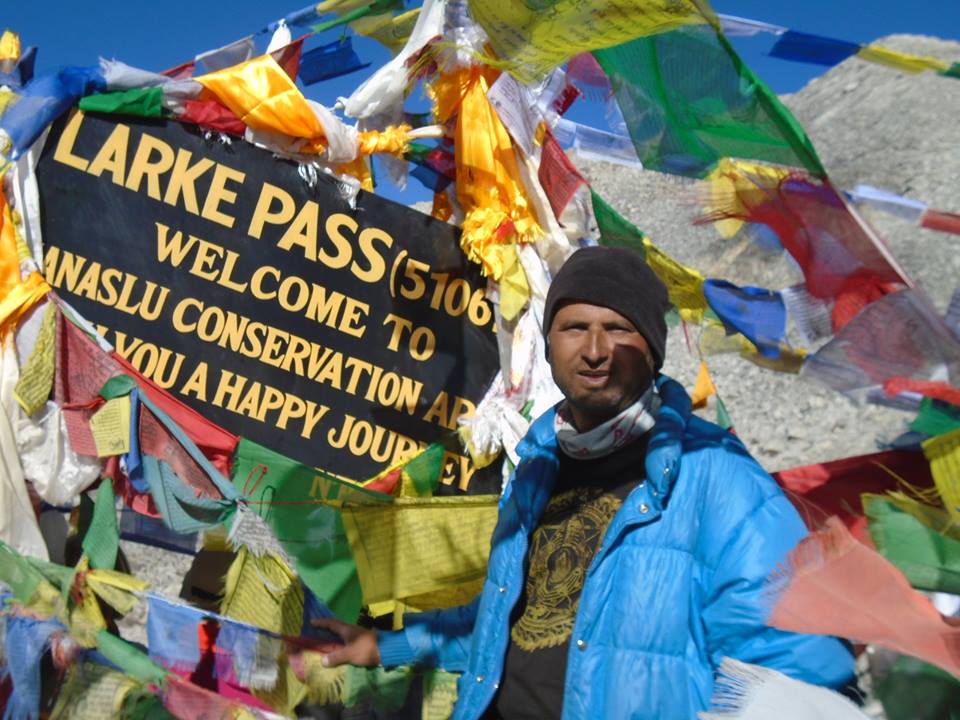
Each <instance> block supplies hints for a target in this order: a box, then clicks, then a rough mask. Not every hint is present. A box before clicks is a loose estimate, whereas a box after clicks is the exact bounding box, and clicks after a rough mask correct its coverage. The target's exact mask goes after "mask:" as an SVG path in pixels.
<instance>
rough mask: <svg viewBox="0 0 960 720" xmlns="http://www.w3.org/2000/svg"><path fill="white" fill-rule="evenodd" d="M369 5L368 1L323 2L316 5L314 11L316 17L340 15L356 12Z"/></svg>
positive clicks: (333, 0)
mask: <svg viewBox="0 0 960 720" xmlns="http://www.w3.org/2000/svg"><path fill="white" fill-rule="evenodd" d="M369 4H370V0H323V2H319V3H317V6H316V7H315V8H314V9H315V10H316V12H317V15H326V14H327V13H337V14H338V15H342V14H343V13H345V12H350V11H351V10H356V9H357V8H360V7H363V6H364V5H369Z"/></svg>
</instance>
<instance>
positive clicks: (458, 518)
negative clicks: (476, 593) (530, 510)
mask: <svg viewBox="0 0 960 720" xmlns="http://www.w3.org/2000/svg"><path fill="white" fill-rule="evenodd" d="M496 519H497V496H495V495H474V496H470V497H456V498H451V497H434V498H426V499H421V498H398V499H397V500H396V501H395V502H394V503H393V504H391V505H379V506H376V505H368V506H365V507H363V506H344V508H343V523H344V526H345V528H346V532H347V537H348V538H349V539H350V547H351V549H352V550H353V556H354V559H355V560H356V563H357V572H358V574H359V576H360V585H361V587H362V588H363V600H364V602H365V603H367V604H369V603H377V602H384V601H387V600H402V599H404V598H409V597H412V596H416V595H422V594H425V593H430V592H435V591H437V590H441V589H444V588H446V587H448V586H452V585H462V584H467V583H471V582H474V581H476V580H478V579H481V578H483V576H484V574H485V572H486V567H487V557H488V555H489V553H490V536H491V533H492V532H493V526H494V524H495V523H496Z"/></svg>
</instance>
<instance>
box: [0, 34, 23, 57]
mask: <svg viewBox="0 0 960 720" xmlns="http://www.w3.org/2000/svg"><path fill="white" fill-rule="evenodd" d="M19 59H20V36H19V35H17V34H16V33H15V32H14V31H13V30H4V31H3V35H2V36H0V60H14V61H16V60H19Z"/></svg>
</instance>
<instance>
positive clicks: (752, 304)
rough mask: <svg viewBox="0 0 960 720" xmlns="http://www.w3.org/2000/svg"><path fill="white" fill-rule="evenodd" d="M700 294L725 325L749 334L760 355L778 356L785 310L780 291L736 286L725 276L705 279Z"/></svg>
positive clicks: (747, 335)
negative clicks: (721, 278) (701, 293)
mask: <svg viewBox="0 0 960 720" xmlns="http://www.w3.org/2000/svg"><path fill="white" fill-rule="evenodd" d="M703 294H704V296H705V297H706V299H707V303H708V304H709V305H710V308H711V309H712V310H713V311H714V312H715V313H716V314H717V317H719V318H720V320H721V321H722V322H723V324H724V325H725V326H726V327H727V328H728V329H730V330H733V331H735V332H739V333H742V334H743V335H744V336H746V337H747V338H749V339H750V341H751V342H752V343H753V344H754V345H756V346H757V349H758V350H759V351H760V353H761V354H762V355H764V356H766V357H770V358H776V357H779V355H780V345H781V343H784V342H786V341H785V338H784V333H785V332H786V328H787V311H786V308H785V306H784V304H783V298H782V297H781V296H780V293H778V292H774V291H772V290H766V289H764V288H756V287H749V286H744V287H737V286H736V285H734V284H733V283H730V282H727V281H726V280H706V281H705V282H704V283H703Z"/></svg>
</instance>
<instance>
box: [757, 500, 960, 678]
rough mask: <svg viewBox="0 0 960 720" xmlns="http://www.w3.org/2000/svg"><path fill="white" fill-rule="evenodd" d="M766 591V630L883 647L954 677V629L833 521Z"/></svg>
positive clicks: (959, 633) (957, 667) (959, 670)
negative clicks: (771, 598) (769, 604)
mask: <svg viewBox="0 0 960 720" xmlns="http://www.w3.org/2000/svg"><path fill="white" fill-rule="evenodd" d="M770 589H771V592H772V593H775V594H776V595H779V599H777V600H776V604H775V605H774V606H773V610H772V613H771V614H770V618H769V619H768V621H767V622H768V624H770V625H771V626H773V627H777V628H780V629H781V630H788V631H790V632H801V633H815V634H818V635H838V636H840V637H846V638H849V639H851V640H853V641H855V642H861V643H875V644H877V645H883V646H884V647H888V648H890V649H891V650H896V651H897V652H901V653H906V654H907V655H913V656H914V657H918V658H920V659H922V660H926V661H927V662H930V663H933V664H934V665H937V666H938V667H941V668H943V669H944V670H947V671H949V672H951V673H953V674H954V675H958V674H960V627H956V626H953V625H951V624H949V623H948V622H947V621H946V619H945V618H944V617H943V616H942V615H940V613H939V612H937V610H936V608H935V607H934V606H933V605H932V604H931V603H930V601H929V600H928V599H927V598H926V597H924V596H923V595H921V594H920V593H918V592H917V591H916V590H914V589H913V588H911V587H910V584H909V583H908V582H907V579H906V578H905V577H904V576H903V574H902V573H901V572H900V571H899V570H897V569H896V568H895V567H894V566H893V565H892V564H891V563H890V562H889V561H887V560H885V559H884V558H883V557H881V556H880V555H879V554H878V553H877V552H876V551H874V550H871V549H870V548H868V547H867V546H866V545H863V544H861V543H859V542H857V541H856V540H855V539H854V537H853V536H852V535H851V534H850V532H849V531H848V530H847V529H846V528H845V527H844V525H843V523H841V522H840V521H839V520H837V519H836V518H831V519H830V520H828V521H827V523H826V525H825V526H824V529H823V530H818V531H817V532H814V533H812V534H810V535H808V536H807V537H806V538H805V539H803V540H801V542H800V545H799V546H798V547H797V548H795V549H794V550H793V551H791V552H790V555H789V557H788V561H787V568H786V570H785V571H784V572H783V573H782V574H779V575H777V576H775V577H774V578H773V579H772V584H771V588H770Z"/></svg>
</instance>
